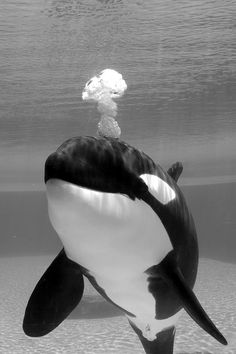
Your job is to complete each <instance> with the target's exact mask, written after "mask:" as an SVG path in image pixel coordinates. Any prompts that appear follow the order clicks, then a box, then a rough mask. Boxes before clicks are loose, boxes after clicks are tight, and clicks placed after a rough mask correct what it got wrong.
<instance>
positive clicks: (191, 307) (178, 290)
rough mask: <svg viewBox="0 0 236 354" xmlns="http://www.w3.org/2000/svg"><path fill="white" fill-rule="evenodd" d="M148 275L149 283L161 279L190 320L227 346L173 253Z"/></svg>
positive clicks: (148, 271)
mask: <svg viewBox="0 0 236 354" xmlns="http://www.w3.org/2000/svg"><path fill="white" fill-rule="evenodd" d="M146 273H147V274H149V275H150V278H149V281H150V282H152V279H153V280H154V281H155V278H156V277H157V278H159V277H161V278H162V279H163V281H165V282H166V283H167V284H168V286H169V287H170V288H171V289H172V291H173V292H174V293H175V295H176V297H177V298H179V300H180V303H181V304H182V306H183V307H184V309H185V310H186V311H187V312H188V314H189V315H190V316H191V317H192V319H193V320H194V321H195V322H196V323H197V324H198V325H199V326H200V327H201V328H202V329H204V330H205V331H206V332H207V333H209V334H210V335H211V336H212V337H214V338H215V339H216V340H218V341H219V342H220V343H221V344H224V345H227V341H226V339H225V338H224V336H223V335H222V334H221V333H220V331H219V330H218V329H217V328H216V326H215V325H214V323H213V322H212V321H211V319H210V318H209V316H208V315H207V314H206V312H205V311H204V309H203V308H202V306H201V304H200V303H199V301H198V299H197V297H196V295H195V294H194V292H193V291H192V289H191V288H190V287H189V285H188V284H187V283H186V281H185V279H184V277H183V275H182V272H181V270H180V268H179V267H178V264H177V261H176V259H175V255H174V251H171V252H170V253H169V254H168V255H167V256H166V257H165V258H164V260H163V261H162V262H161V263H160V264H159V265H157V266H154V267H151V268H149V269H148V270H147V271H146Z"/></svg>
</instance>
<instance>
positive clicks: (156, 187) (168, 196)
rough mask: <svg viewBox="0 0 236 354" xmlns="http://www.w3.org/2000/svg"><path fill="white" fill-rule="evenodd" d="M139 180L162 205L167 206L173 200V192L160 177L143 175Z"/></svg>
mask: <svg viewBox="0 0 236 354" xmlns="http://www.w3.org/2000/svg"><path fill="white" fill-rule="evenodd" d="M140 178H142V180H143V181H144V182H145V183H146V185H147V186H148V189H149V191H150V192H151V193H152V195H153V196H154V197H155V198H156V199H157V200H158V201H159V202H161V203H162V204H168V203H169V202H171V201H172V200H173V199H175V197H176V195H175V191H174V190H173V189H172V188H171V187H170V186H169V185H168V183H166V182H165V181H163V180H162V179H161V178H160V177H158V176H155V175H151V174H143V175H141V176H140Z"/></svg>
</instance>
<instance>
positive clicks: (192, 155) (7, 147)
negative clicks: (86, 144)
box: [0, 0, 236, 189]
mask: <svg viewBox="0 0 236 354" xmlns="http://www.w3.org/2000/svg"><path fill="white" fill-rule="evenodd" d="M0 10H1V15H0V16H1V22H0V23H1V25H0V26H1V27H0V29H1V32H0V33H1V34H0V36H1V37H0V38H1V42H0V43H1V44H0V50H1V64H0V65H1V67H0V69H1V87H0V97H1V117H0V124H1V129H0V147H1V152H2V153H1V156H0V168H1V176H0V185H1V187H2V189H4V188H5V187H4V186H5V185H6V184H9V183H10V184H11V186H13V185H14V186H15V185H19V184H22V183H24V184H26V186H25V188H28V187H29V185H30V184H34V183H37V184H39V183H41V181H42V169H43V164H44V160H45V158H46V156H47V155H48V154H49V153H50V152H51V151H52V149H54V148H55V147H57V146H58V145H59V144H60V143H61V142H62V141H63V140H65V139H67V138H68V137H71V136H74V135H80V134H81V135H83V134H89V135H90V134H91V135H93V134H94V133H95V132H96V124H97V119H98V113H97V112H96V109H95V107H94V106H92V105H88V104H87V103H85V102H83V101H82V99H81V93H82V89H83V87H84V84H85V82H86V81H87V80H88V79H89V78H90V77H91V76H93V75H94V74H96V73H97V72H99V71H100V70H101V69H104V68H109V67H111V68H114V69H116V70H118V71H120V72H121V73H122V74H123V75H124V78H125V79H126V81H127V83H128V91H127V94H126V95H125V96H124V97H123V98H122V99H121V100H119V101H118V104H119V116H118V118H119V123H120V126H121V129H122V138H123V139H124V140H127V141H129V142H130V143H133V144H135V145H136V146H138V147H140V148H142V149H144V150H145V151H146V152H148V153H149V154H150V155H151V156H152V157H153V158H154V159H156V160H157V161H159V162H160V163H162V164H163V165H165V166H167V165H168V164H170V163H171V162H173V161H175V160H176V159H177V160H182V161H183V162H184V167H185V175H184V176H185V177H186V178H187V177H190V178H191V177H194V178H196V177H201V178H202V177H204V178H205V177H207V178H209V177H215V176H216V177H219V176H220V177H221V176H226V177H227V178H232V176H234V177H233V178H234V179H235V175H236V163H235V162H236V158H235V153H234V151H235V147H236V143H235V141H236V140H235V136H236V120H235V111H236V101H235V99H234V97H235V90H236V87H235V82H236V80H235V73H236V44H235V43H236V31H235V12H236V4H235V2H234V1H233V0H232V1H226V0H225V1H221V0H216V1H201V0H194V1H191V2H189V1H178V2H173V1H161V0H159V1H157V0H150V1H148V2H146V1H141V0H133V1H132V0H129V1H128V0H127V1H125V0H123V1H118V0H117V1H115V0H113V1H98V0H90V1H89V0H70V1H66V0H54V1H53V0H34V1H29V0H26V1H22V2H19V1H11V0H5V1H2V2H1V5H0ZM229 176H231V177H229ZM10 189H11V187H10Z"/></svg>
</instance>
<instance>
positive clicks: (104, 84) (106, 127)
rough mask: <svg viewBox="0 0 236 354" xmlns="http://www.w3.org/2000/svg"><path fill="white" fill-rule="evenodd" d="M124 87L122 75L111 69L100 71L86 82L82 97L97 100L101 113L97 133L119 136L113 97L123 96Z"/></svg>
mask: <svg viewBox="0 0 236 354" xmlns="http://www.w3.org/2000/svg"><path fill="white" fill-rule="evenodd" d="M126 89H127V84H126V82H125V80H124V79H123V77H122V75H121V74H120V73H118V72H117V71H115V70H112V69H105V70H103V71H101V73H100V74H99V75H97V76H94V77H92V78H91V79H90V80H89V81H88V82H87V83H86V85H85V88H84V91H83V93H82V99H83V100H86V101H95V102H97V103H98V107H97V108H98V111H99V112H100V114H101V119H100V121H99V123H98V135H101V136H109V137H114V138H119V136H120V134H121V130H120V127H119V125H118V123H117V121H116V120H115V117H116V115H117V104H116V102H115V101H114V100H113V99H114V98H118V97H121V96H123V94H124V92H125V90H126Z"/></svg>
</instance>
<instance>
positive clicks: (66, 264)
mask: <svg viewBox="0 0 236 354" xmlns="http://www.w3.org/2000/svg"><path fill="white" fill-rule="evenodd" d="M83 291H84V280H83V275H82V272H81V269H80V266H79V265H78V264H77V263H75V262H73V261H71V260H69V259H68V258H67V257H66V254H65V252H64V250H62V251H61V252H60V253H59V254H58V256H57V257H56V258H55V259H54V261H53V262H52V264H51V265H50V266H49V268H48V269H47V270H46V272H45V273H44V275H43V276H42V278H41V279H40V280H39V282H38V284H37V285H36V287H35V289H34V291H33V293H32V295H31V297H30V299H29V302H28V304H27V307H26V310H25V316H24V320H23V330H24V332H25V334H27V335H28V336H31V337H39V336H43V335H45V334H48V333H49V332H51V331H52V330H53V329H54V328H56V327H57V326H58V325H59V324H60V323H61V322H62V321H63V320H64V319H65V318H66V317H67V316H68V315H69V314H70V312H71V311H72V310H73V309H74V308H75V307H76V306H77V305H78V303H79V302H80V300H81V298H82V295H83Z"/></svg>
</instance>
